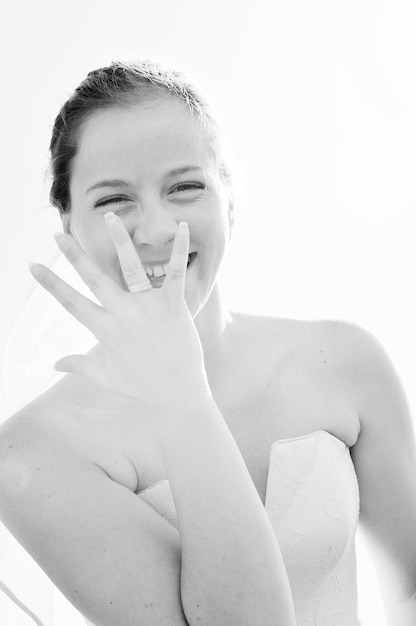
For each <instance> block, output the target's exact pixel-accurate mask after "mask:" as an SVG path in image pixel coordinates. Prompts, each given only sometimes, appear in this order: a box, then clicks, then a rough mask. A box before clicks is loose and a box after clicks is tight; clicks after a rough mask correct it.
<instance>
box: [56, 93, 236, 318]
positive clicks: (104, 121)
mask: <svg viewBox="0 0 416 626" xmlns="http://www.w3.org/2000/svg"><path fill="white" fill-rule="evenodd" d="M70 197H71V211H70V213H68V214H67V215H63V216H62V219H63V222H64V229H65V231H66V232H71V234H72V236H73V237H74V238H75V239H76V240H77V241H78V243H79V244H80V246H81V247H82V248H83V249H84V250H85V252H86V253H87V254H88V255H89V256H90V257H91V258H92V259H93V260H94V261H95V262H96V263H97V264H98V266H99V267H100V268H101V269H102V270H103V271H104V272H106V274H108V275H109V276H111V277H112V278H113V279H114V280H115V281H116V282H117V283H118V284H119V285H120V286H122V287H123V288H124V289H126V288H127V285H126V282H125V280H124V277H123V274H122V272H121V269H120V264H119V261H118V257H117V254H116V251H115V248H114V245H113V243H112V241H111V239H110V236H109V234H108V231H107V228H106V226H105V221H104V215H105V213H106V212H108V211H112V212H114V213H116V214H117V215H118V216H119V217H120V218H121V219H122V221H123V223H124V225H125V227H126V229H127V230H128V232H129V234H130V237H131V238H132V241H133V243H134V245H135V248H136V250H137V253H138V255H139V257H140V260H141V262H142V264H143V265H144V267H145V269H146V270H148V273H149V272H151V270H152V269H153V274H154V275H153V276H149V279H150V280H151V282H152V285H153V286H154V287H160V286H161V284H163V280H164V277H163V276H162V277H160V278H157V277H156V276H155V274H156V275H157V274H160V273H161V271H162V270H163V267H161V266H163V264H166V263H167V262H168V261H169V259H170V255H171V251H172V244H173V239H174V235H175V232H176V230H177V225H178V223H179V222H180V221H186V222H188V224H189V239H190V242H189V251H190V252H196V255H194V258H193V259H192V261H191V263H190V264H189V267H188V270H187V277H186V290H185V297H186V301H187V304H188V307H189V309H190V312H191V314H192V315H193V316H195V315H196V314H197V313H198V312H199V310H200V309H201V308H202V306H203V305H204V304H205V302H206V301H207V299H208V296H209V294H210V292H211V289H212V287H213V285H214V283H215V279H216V276H217V272H218V269H219V266H220V264H221V260H222V258H223V256H224V252H225V249H226V246H227V243H228V241H229V238H230V228H231V226H230V216H231V208H230V199H229V194H228V192H227V190H226V188H225V187H224V184H223V183H222V181H221V179H220V177H219V173H218V171H217V168H216V167H215V159H214V157H213V155H212V152H211V150H210V146H209V141H208V139H207V137H206V133H205V132H204V130H203V127H202V124H201V122H200V121H199V119H197V118H196V117H194V116H192V115H191V113H190V112H189V111H188V110H187V108H186V106H185V105H184V104H183V103H181V102H180V101H179V100H176V99H174V98H164V99H161V100H158V101H156V102H152V103H148V104H144V105H137V106H134V105H133V106H131V107H129V108H121V107H117V108H112V109H107V110H102V111H98V112H96V113H94V114H93V115H91V116H90V117H89V118H88V119H87V120H86V122H85V123H84V124H83V125H82V127H81V130H80V134H79V142H78V152H77V155H76V157H75V158H74V160H73V163H72V174H71V181H70ZM157 266H159V268H161V269H159V268H158V267H157Z"/></svg>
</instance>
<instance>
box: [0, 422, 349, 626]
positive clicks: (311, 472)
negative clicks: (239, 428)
mask: <svg viewBox="0 0 416 626" xmlns="http://www.w3.org/2000/svg"><path fill="white" fill-rule="evenodd" d="M138 496H139V497H141V498H142V499H143V500H145V501H146V502H147V503H148V504H149V505H150V506H151V507H152V508H153V509H155V510H156V511H157V512H158V513H159V514H160V515H162V516H163V517H164V518H165V519H166V520H167V521H168V522H170V523H171V524H172V525H173V526H175V527H177V518H176V510H175V504H174V500H173V496H172V492H171V489H170V485H169V481H168V480H162V481H160V482H158V483H156V484H154V485H152V486H150V487H148V488H147V489H144V490H143V491H140V492H139V494H138ZM265 509H266V511H267V514H268V516H269V518H270V521H271V523H272V525H273V528H274V530H275V533H276V536H277V539H278V541H279V545H280V547H281V550H282V555H283V559H284V562H285V565H286V569H287V573H288V577H289V581H290V586H291V590H292V594H293V599H294V604H295V610H296V619H297V626H359V623H360V622H359V620H358V616H357V574H356V554H355V533H356V527H357V521H358V515H359V491H358V481H357V476H356V473H355V470H354V465H353V463H352V460H351V456H350V452H349V448H348V447H347V446H346V445H345V443H344V442H342V441H341V440H340V439H338V438H337V437H335V436H334V435H331V434H330V433H328V432H327V431H324V430H317V431H315V432H313V433H310V434H309V435H305V436H303V437H296V438H293V439H282V440H279V441H276V442H275V443H274V444H273V445H272V447H271V450H270V462H269V472H268V480H267V490H266V499H265ZM247 549H248V550H249V549H250V546H247ZM0 595H1V587H0ZM11 604H13V603H11ZM67 604H68V605H69V603H67ZM68 609H69V610H71V609H72V610H73V611H74V609H73V607H70V606H68ZM14 610H15V611H16V610H19V609H18V607H17V606H16V604H15V605H14ZM74 615H75V613H74ZM79 615H80V614H79V613H78V616H79ZM27 617H28V616H27V615H26V618H27ZM2 623H3V622H2ZM5 623H6V624H7V626H9V622H5ZM15 623H16V624H18V623H20V622H10V626H15ZM25 623H26V622H25ZM27 623H28V624H30V623H32V624H33V621H29V622H27ZM50 623H51V624H53V626H61V624H62V626H67V624H68V625H69V624H71V626H72V624H75V621H71V622H69V621H67V618H65V619H64V620H62V621H58V620H53V621H51V622H50ZM76 623H77V624H78V621H77V622H76ZM85 623H86V624H88V625H89V626H93V625H92V624H91V622H89V621H88V620H85Z"/></svg>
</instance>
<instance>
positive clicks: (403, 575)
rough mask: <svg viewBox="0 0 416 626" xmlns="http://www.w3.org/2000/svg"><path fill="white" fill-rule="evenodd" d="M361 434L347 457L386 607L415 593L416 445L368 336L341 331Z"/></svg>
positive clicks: (396, 385)
mask: <svg viewBox="0 0 416 626" xmlns="http://www.w3.org/2000/svg"><path fill="white" fill-rule="evenodd" d="M346 335H347V342H346V344H345V345H346V348H345V349H346V354H347V355H348V357H349V358H348V359H347V361H348V363H349V373H348V375H349V376H351V377H352V378H353V379H354V386H355V389H356V390H357V391H358V393H357V398H356V400H357V410H358V415H359V419H360V425H361V430H360V434H359V437H358V441H357V443H356V444H355V445H354V446H353V447H352V448H351V457H352V460H353V462H354V466H355V470H356V473H357V477H358V483H359V492H360V518H359V523H360V530H362V531H363V535H364V538H365V539H366V543H367V546H368V548H369V551H370V553H371V554H372V557H373V558H374V561H375V565H376V569H377V574H378V577H379V580H380V584H381V586H382V590H383V596H384V597H385V601H386V605H388V604H389V602H391V603H394V602H400V601H403V600H405V599H407V597H410V596H411V595H412V594H414V593H415V591H416V442H415V432H414V424H413V421H412V418H411V415H410V411H409V406H408V403H407V400H406V397H405V393H404V390H403V387H402V384H401V382H400V379H399V376H398V374H397V372H396V370H395V368H394V366H393V364H392V363H391V360H390V359H389V357H388V356H387V354H386V352H385V350H384V348H383V347H382V346H381V345H380V343H379V342H378V341H377V340H376V339H375V338H374V337H373V336H372V335H371V334H369V333H368V332H366V331H364V330H362V329H360V328H358V327H354V326H350V327H349V328H348V330H347V331H346Z"/></svg>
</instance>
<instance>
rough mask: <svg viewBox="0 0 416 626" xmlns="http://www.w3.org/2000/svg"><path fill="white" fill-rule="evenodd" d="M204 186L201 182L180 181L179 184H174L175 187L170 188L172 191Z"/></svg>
mask: <svg viewBox="0 0 416 626" xmlns="http://www.w3.org/2000/svg"><path fill="white" fill-rule="evenodd" d="M205 188H206V187H205V185H204V184H203V183H180V184H179V185H176V187H174V188H173V189H172V192H174V191H180V192H182V191H193V190H195V189H205Z"/></svg>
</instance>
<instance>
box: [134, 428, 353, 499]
mask: <svg viewBox="0 0 416 626" xmlns="http://www.w3.org/2000/svg"><path fill="white" fill-rule="evenodd" d="M316 435H325V436H328V437H330V439H332V440H335V441H336V442H338V443H339V444H341V445H342V446H344V447H346V448H348V446H347V444H346V443H345V441H342V439H340V438H339V437H336V436H335V435H333V434H332V433H330V432H329V431H327V430H324V429H322V428H320V429H318V430H314V431H313V432H311V433H308V434H306V435H300V436H299V437H287V438H286V439H276V441H273V443H272V444H271V445H270V450H269V457H270V454H271V453H272V450H273V448H274V447H275V446H277V445H279V444H285V443H294V442H297V441H303V440H304V439H309V438H310V437H315V436H316ZM269 471H270V459H269ZM162 483H168V484H169V479H168V478H162V479H161V480H158V481H157V482H156V483H153V485H149V486H148V487H145V489H141V490H140V491H138V492H137V495H141V494H142V493H146V492H147V491H151V490H152V489H153V488H154V487H157V486H158V485H160V484H162Z"/></svg>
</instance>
